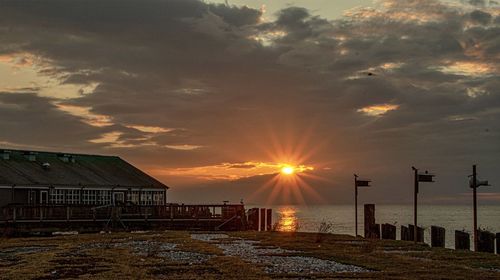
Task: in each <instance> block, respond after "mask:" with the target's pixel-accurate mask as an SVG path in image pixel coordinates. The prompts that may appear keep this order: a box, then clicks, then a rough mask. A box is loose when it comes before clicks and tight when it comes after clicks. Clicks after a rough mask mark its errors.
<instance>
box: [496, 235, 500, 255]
mask: <svg viewBox="0 0 500 280" xmlns="http://www.w3.org/2000/svg"><path fill="white" fill-rule="evenodd" d="M496 240H497V254H500V232H498V233H497V234H496Z"/></svg>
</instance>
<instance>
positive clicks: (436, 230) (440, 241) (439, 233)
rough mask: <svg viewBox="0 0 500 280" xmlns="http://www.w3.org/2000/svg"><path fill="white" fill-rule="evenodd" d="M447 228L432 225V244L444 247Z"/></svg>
mask: <svg viewBox="0 0 500 280" xmlns="http://www.w3.org/2000/svg"><path fill="white" fill-rule="evenodd" d="M445 238H446V230H445V229H444V228H443V227H438V226H431V246H432V247H441V248H444V245H445Z"/></svg>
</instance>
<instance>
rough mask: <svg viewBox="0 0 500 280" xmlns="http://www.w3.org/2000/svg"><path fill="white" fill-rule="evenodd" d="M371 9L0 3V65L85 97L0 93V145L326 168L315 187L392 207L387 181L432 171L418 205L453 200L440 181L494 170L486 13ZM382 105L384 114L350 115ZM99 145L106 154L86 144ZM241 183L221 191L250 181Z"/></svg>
mask: <svg viewBox="0 0 500 280" xmlns="http://www.w3.org/2000/svg"><path fill="white" fill-rule="evenodd" d="M383 4H384V5H380V6H378V7H376V8H366V9H359V10H357V11H351V12H350V13H349V14H347V15H346V16H345V17H344V18H342V19H338V20H333V21H332V20H327V19H323V18H320V17H318V16H315V15H314V14H312V13H311V12H310V11H308V10H307V9H305V8H300V7H289V8H286V9H284V10H281V11H279V12H278V13H277V14H276V19H275V20H272V21H267V22H262V21H261V12H260V11H259V10H256V9H252V8H248V7H237V6H228V5H219V4H207V3H205V2H202V1H197V0H164V1H160V0H147V1H132V0H126V1H111V0H106V1H97V0H85V1H84V0H76V1H71V3H69V2H68V1H62V0H43V1H2V2H0V54H1V55H4V56H9V55H16V54H19V53H30V54H33V55H36V56H37V57H39V59H40V60H41V64H42V66H43V67H41V68H40V69H39V71H40V73H41V74H43V75H46V76H48V77H51V78H52V79H54V80H57V81H60V82H61V83H63V84H66V85H73V86H83V85H88V84H91V83H92V84H97V87H96V88H95V89H94V90H92V91H91V92H90V93H82V94H81V95H80V96H77V97H71V98H68V99H56V98H55V97H54V98H45V97H40V95H39V94H38V95H37V92H38V91H39V88H36V87H33V89H32V90H30V91H32V92H31V93H16V94H14V93H2V94H0V108H2V110H1V111H0V115H1V116H2V118H1V119H0V129H1V132H0V141H6V142H12V143H17V144H19V145H25V146H33V145H36V146H40V147H47V148H50V149H58V148H61V149H63V148H66V147H67V148H68V149H71V150H81V151H89V152H103V153H112V154H114V153H116V154H119V155H121V156H123V157H125V158H127V159H130V160H131V161H132V162H134V163H137V164H139V165H140V166H141V167H144V168H146V169H148V170H153V171H157V170H161V169H162V168H173V167H194V166H204V165H217V164H221V163H224V162H226V163H234V162H248V161H253V162H259V161H273V160H276V158H275V157H276V154H279V151H280V150H283V152H282V153H284V154H293V153H295V152H296V153H302V154H309V155H307V157H306V158H307V161H308V163H309V164H313V165H314V164H315V163H317V164H323V165H326V166H328V167H330V168H332V170H334V171H332V172H326V173H324V174H321V175H322V176H324V177H328V179H330V180H331V181H332V180H333V179H335V180H338V181H339V182H343V181H342V180H343V179H342V178H344V177H346V176H350V175H351V174H352V172H353V170H359V171H364V172H366V173H371V174H372V175H373V179H374V180H375V179H378V180H380V181H381V182H383V184H384V187H383V189H384V190H386V191H388V192H392V193H394V197H403V196H405V195H406V193H405V192H404V191H400V190H399V189H398V188H399V187H400V185H401V184H403V183H405V184H406V183H408V182H407V180H406V179H407V178H406V175H408V174H406V173H404V176H403V175H401V172H402V171H401V170H402V169H404V168H406V169H408V168H409V166H410V165H412V164H418V165H422V166H426V167H428V168H433V169H435V170H437V171H441V173H442V174H444V175H443V177H442V178H443V179H442V180H443V181H442V182H443V187H442V188H443V189H440V190H431V191H430V192H431V193H432V192H434V193H436V194H440V195H453V194H454V193H458V191H456V190H455V186H457V185H459V184H461V183H462V181H463V178H459V177H456V176H452V175H451V174H452V173H453V172H462V173H464V172H465V173H466V172H468V171H467V168H468V166H469V165H470V164H471V163H472V162H477V163H480V164H481V165H482V166H483V165H485V167H486V165H488V166H498V164H500V162H498V156H496V155H499V154H500V150H499V146H498V145H497V143H498V142H499V141H500V127H499V125H498V124H499V123H500V121H499V120H500V113H499V112H500V96H499V94H500V93H499V92H498V88H500V87H499V86H500V85H499V76H498V65H499V56H498V54H499V51H500V48H499V47H500V39H499V38H500V36H499V34H500V30H499V28H500V26H499V24H498V16H496V18H493V15H494V13H492V12H491V10H490V9H489V7H490V5H491V3H490V4H489V5H487V4H488V3H486V2H485V1H473V3H472V2H471V4H474V5H476V7H474V9H475V10H474V11H472V12H471V11H470V10H468V9H467V8H465V7H464V8H460V7H456V6H450V5H448V4H445V3H444V2H439V1H432V0H425V1H410V0H405V1H395V0H386V1H384V2H383ZM468 7H469V8H470V6H468ZM367 73H371V74H372V75H368V74H367ZM16 92H18V91H16ZM82 92H83V91H82ZM55 101H57V102H58V104H61V105H66V106H77V107H82V108H89V112H90V113H92V114H95V115H104V116H108V117H109V119H110V122H111V123H112V125H109V126H103V127H96V126H92V125H89V124H88V123H86V122H84V120H83V119H82V118H81V117H78V116H73V115H70V114H69V113H67V112H66V113H65V112H63V111H61V110H59V109H58V107H57V106H56V105H54V102H55ZM384 104H390V105H395V106H397V109H395V110H392V111H388V112H385V113H384V112H381V113H380V115H379V116H368V115H366V114H363V113H362V112H361V111H359V109H362V108H370V106H383V105H384ZM40 116H43V118H40ZM465 120H467V121H465ZM42 123H43V125H42ZM46 123H47V124H46ZM138 126H143V127H144V126H145V127H150V128H153V130H154V128H158V127H159V128H163V130H158V131H144V130H141V129H140V127H139V128H138ZM486 131H488V132H486ZM110 133H114V135H115V137H116V141H117V142H116V143H110V142H105V141H97V142H96V141H95V140H96V139H99V138H102V137H104V136H106V135H108V136H109V134H110ZM92 141H93V142H92ZM117 144H118V145H117ZM186 147H187V148H186ZM309 151H311V152H309ZM273 153H274V154H273ZM232 168H251V166H246V165H242V166H239V165H237V164H236V165H233V166H232ZM406 169H405V170H406ZM452 171H453V172H452ZM486 171H487V172H490V173H486ZM486 171H485V173H486V174H489V175H491V176H495V175H494V174H496V173H494V172H492V170H491V169H487V170H486ZM465 173H464V174H465ZM158 174H160V175H158V176H160V177H161V179H162V180H164V181H165V182H166V183H169V185H172V184H171V181H170V180H171V179H172V178H168V177H164V176H163V175H161V172H159V173H158ZM410 175H411V174H410ZM408 176H409V175H408ZM349 178H350V177H349ZM387 178H394V180H389V179H387ZM497 179H498V180H500V177H499V178H497ZM183 180H184V179H183ZM183 180H179V182H181V181H182V184H185V185H189V184H192V182H191V183H189V182H186V181H185V180H184V181H183ZM248 180H249V181H248ZM248 180H247V181H245V182H231V183H227V182H226V183H222V182H221V184H230V185H248V186H250V185H252V184H253V185H256V184H259V183H260V182H261V181H260V180H258V178H257V179H255V180H256V181H251V180H252V179H248ZM196 183H197V184H198V183H200V182H196ZM410 183H411V182H410ZM314 184H316V185H317V186H318V191H319V192H322V193H329V194H328V195H331V198H332V199H333V198H334V197H337V198H339V200H340V198H344V197H347V192H348V189H346V188H344V186H343V185H342V183H338V184H337V185H338V186H339V187H338V188H339V191H338V193H337V192H335V195H332V194H333V192H332V191H331V189H330V190H329V188H328V187H327V184H323V183H320V182H315V183H314ZM346 184H348V181H346ZM225 187H228V188H229V185H227V186H225ZM191 193H192V192H191ZM340 193H342V194H340ZM373 195H375V194H373ZM235 196H237V194H235Z"/></svg>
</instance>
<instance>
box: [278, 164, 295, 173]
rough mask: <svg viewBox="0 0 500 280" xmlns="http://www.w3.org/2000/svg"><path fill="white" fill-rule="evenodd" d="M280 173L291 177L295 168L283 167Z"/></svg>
mask: <svg viewBox="0 0 500 280" xmlns="http://www.w3.org/2000/svg"><path fill="white" fill-rule="evenodd" d="M281 173H282V174H285V175H292V174H293V173H295V168H294V167H293V166H289V165H287V166H283V167H282V168H281Z"/></svg>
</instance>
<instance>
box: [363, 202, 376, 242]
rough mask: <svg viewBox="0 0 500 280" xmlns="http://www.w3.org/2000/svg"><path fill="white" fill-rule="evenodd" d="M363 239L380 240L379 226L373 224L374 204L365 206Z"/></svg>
mask: <svg viewBox="0 0 500 280" xmlns="http://www.w3.org/2000/svg"><path fill="white" fill-rule="evenodd" d="M364 207H365V209H364V214H365V216H364V219H365V223H364V227H365V238H374V239H379V238H380V225H379V224H376V223H375V204H365V206H364Z"/></svg>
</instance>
